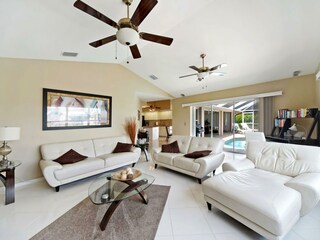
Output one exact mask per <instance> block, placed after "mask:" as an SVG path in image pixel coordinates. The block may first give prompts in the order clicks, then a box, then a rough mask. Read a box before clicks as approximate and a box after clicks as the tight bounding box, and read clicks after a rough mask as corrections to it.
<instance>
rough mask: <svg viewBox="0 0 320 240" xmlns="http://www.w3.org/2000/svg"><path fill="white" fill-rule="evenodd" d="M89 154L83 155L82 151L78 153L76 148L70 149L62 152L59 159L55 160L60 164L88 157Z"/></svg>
mask: <svg viewBox="0 0 320 240" xmlns="http://www.w3.org/2000/svg"><path fill="white" fill-rule="evenodd" d="M86 158H87V156H83V155H81V154H80V153H77V152H76V151H75V150H73V149H70V150H69V151H68V152H66V153H64V154H62V155H61V156H60V157H58V158H57V159H55V160H53V161H55V162H58V163H60V164H69V163H76V162H79V161H82V160H84V159H86Z"/></svg>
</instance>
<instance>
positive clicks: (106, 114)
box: [42, 88, 112, 130]
mask: <svg viewBox="0 0 320 240" xmlns="http://www.w3.org/2000/svg"><path fill="white" fill-rule="evenodd" d="M111 122H112V97H111V96H103V95H96V94H90V93H80V92H71V91H64V90H57V89H48V88H43V112H42V129H43V130H63V129H81V128H102V127H111Z"/></svg>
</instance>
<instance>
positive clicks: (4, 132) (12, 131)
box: [0, 127, 20, 166]
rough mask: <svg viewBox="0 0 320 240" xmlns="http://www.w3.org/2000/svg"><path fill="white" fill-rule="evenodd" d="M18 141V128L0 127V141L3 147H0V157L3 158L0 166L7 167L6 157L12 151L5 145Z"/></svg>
mask: <svg viewBox="0 0 320 240" xmlns="http://www.w3.org/2000/svg"><path fill="white" fill-rule="evenodd" d="M19 139H20V128H19V127H0V141H3V145H2V147H0V155H2V156H3V158H2V160H0V166H4V165H7V164H8V163H9V161H8V158H7V155H8V154H10V153H11V151H12V149H11V147H9V146H8V145H7V143H8V141H14V140H19Z"/></svg>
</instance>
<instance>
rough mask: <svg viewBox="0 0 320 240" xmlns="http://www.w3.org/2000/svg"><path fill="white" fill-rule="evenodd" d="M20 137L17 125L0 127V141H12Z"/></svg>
mask: <svg viewBox="0 0 320 240" xmlns="http://www.w3.org/2000/svg"><path fill="white" fill-rule="evenodd" d="M19 139H20V128H19V127H0V141H13V140H19Z"/></svg>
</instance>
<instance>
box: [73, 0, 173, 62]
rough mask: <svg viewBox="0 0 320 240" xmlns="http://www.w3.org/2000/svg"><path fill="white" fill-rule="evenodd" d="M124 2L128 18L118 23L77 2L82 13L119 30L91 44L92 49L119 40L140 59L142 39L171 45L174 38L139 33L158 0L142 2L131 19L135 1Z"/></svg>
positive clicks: (142, 0) (126, 0)
mask: <svg viewBox="0 0 320 240" xmlns="http://www.w3.org/2000/svg"><path fill="white" fill-rule="evenodd" d="M122 1H123V2H124V3H125V4H126V5H127V17H126V18H121V19H120V20H119V22H118V23H116V22H115V21H113V20H111V19H110V18H108V17H106V16H105V15H103V14H102V13H100V12H98V11H97V10H95V9H94V8H92V7H90V6H89V5H87V4H86V3H84V2H82V1H80V0H77V1H76V2H75V3H74V4H73V6H74V7H76V8H78V9H80V10H81V11H83V12H85V13H87V14H89V15H91V16H93V17H95V18H97V19H99V20H100V21H102V22H104V23H106V24H108V25H110V26H111V27H114V28H116V29H117V32H116V34H115V35H112V36H109V37H106V38H102V39H100V40H97V41H94V42H91V43H89V44H90V45H91V46H92V47H96V48H97V47H100V46H102V45H104V44H107V43H110V42H112V41H115V40H118V41H119V42H120V43H121V44H123V45H126V46H129V47H130V51H131V53H132V56H133V58H140V57H141V55H140V52H139V49H138V46H137V43H138V41H139V39H140V38H142V39H143V40H147V41H151V42H155V43H161V44H164V45H168V46H170V45H171V43H172V41H173V39H172V38H169V37H164V36H159V35H155V34H150V33H145V32H139V30H138V27H139V25H140V24H141V23H142V21H143V20H144V19H145V18H146V16H147V15H148V14H149V13H150V12H151V10H152V9H153V8H154V7H155V5H156V4H157V3H158V1H157V0H141V1H140V3H139V5H138V7H137V9H136V10H135V12H134V13H133V15H132V17H131V18H130V17H129V6H130V5H131V3H132V1H133V0H122Z"/></svg>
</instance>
